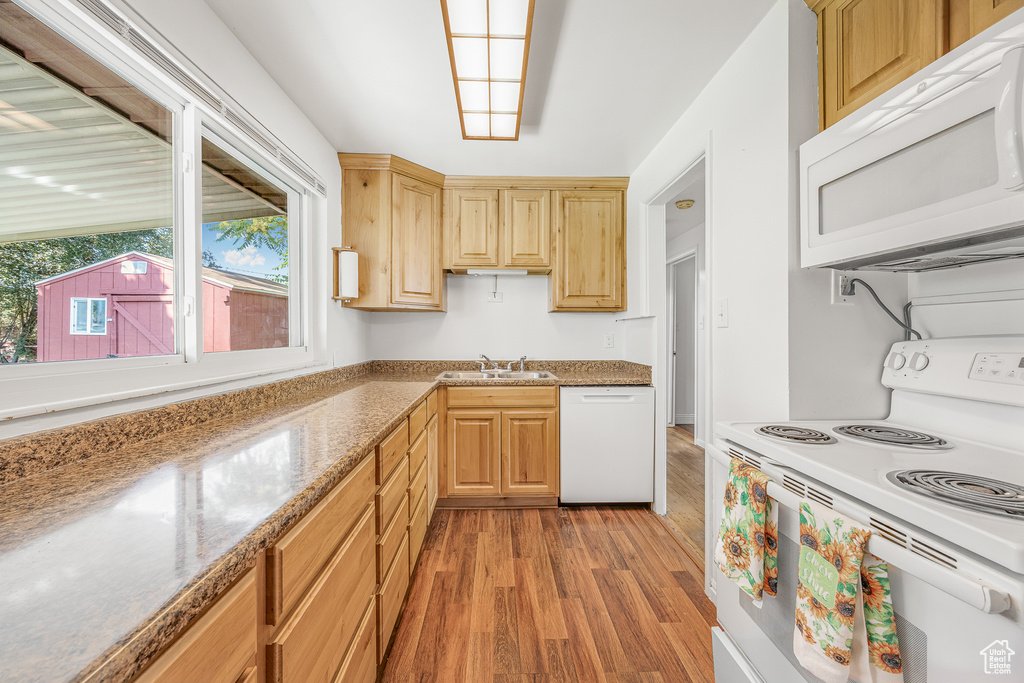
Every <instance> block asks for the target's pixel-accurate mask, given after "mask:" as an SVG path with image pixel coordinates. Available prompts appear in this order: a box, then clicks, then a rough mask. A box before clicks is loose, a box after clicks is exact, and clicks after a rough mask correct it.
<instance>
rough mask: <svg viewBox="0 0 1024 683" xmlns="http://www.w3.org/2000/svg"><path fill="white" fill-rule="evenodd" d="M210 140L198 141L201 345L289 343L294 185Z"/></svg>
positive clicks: (234, 347) (209, 348) (229, 347)
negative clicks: (200, 171)
mask: <svg viewBox="0 0 1024 683" xmlns="http://www.w3.org/2000/svg"><path fill="white" fill-rule="evenodd" d="M208 135H211V136H212V133H210V134H208ZM218 142H220V143H221V144H217V143H215V142H214V141H213V140H212V139H210V138H209V137H204V138H203V143H202V151H203V178H202V181H203V224H202V231H203V234H202V243H203V269H202V280H203V350H204V352H206V353H211V352H219V351H244V350H250V349H267V348H278V347H284V346H290V345H292V344H291V337H292V335H291V334H290V332H291V325H290V309H291V306H290V303H291V297H290V290H291V278H290V273H291V263H292V261H291V254H292V252H293V250H292V242H293V241H294V239H295V237H294V232H295V231H294V230H293V229H292V225H291V221H290V220H289V206H290V199H294V198H295V192H294V191H291V192H290V191H289V190H288V189H287V186H286V185H285V184H284V183H283V181H281V180H280V179H279V178H275V177H273V175H272V174H271V173H269V172H268V171H265V170H257V168H256V165H255V164H253V163H252V162H251V161H249V160H246V159H245V158H244V157H243V155H242V154H241V152H240V151H228V147H230V145H228V144H227V143H226V142H225V141H223V140H218ZM296 203H298V202H296Z"/></svg>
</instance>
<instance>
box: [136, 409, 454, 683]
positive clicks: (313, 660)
mask: <svg viewBox="0 0 1024 683" xmlns="http://www.w3.org/2000/svg"><path fill="white" fill-rule="evenodd" d="M437 425H438V418H437V392H434V393H432V394H431V395H430V396H429V397H428V398H427V399H425V400H424V401H422V402H421V403H420V404H419V405H418V406H416V407H415V409H414V410H413V412H412V414H411V416H410V417H409V418H408V419H406V420H402V422H401V423H400V424H399V425H398V426H397V427H396V428H395V429H393V430H392V432H391V433H390V434H389V435H388V436H387V437H385V438H384V439H383V440H382V441H381V443H380V444H379V445H378V446H377V448H376V452H375V453H374V455H373V456H372V457H368V458H366V459H365V460H364V461H363V462H362V463H360V464H359V465H357V466H356V468H355V470H353V471H352V472H351V473H350V474H349V475H348V476H347V477H345V479H344V480H343V481H342V482H341V483H339V484H338V485H337V486H336V487H335V488H334V489H333V490H332V491H331V492H329V493H328V494H327V495H326V496H325V497H324V498H323V500H321V501H320V502H319V503H318V504H317V505H316V506H315V507H314V508H313V509H312V510H310V511H309V512H308V513H306V514H305V515H304V516H303V517H302V519H300V520H299V521H298V523H296V524H295V525H294V526H293V527H292V528H291V529H290V530H289V531H288V532H287V533H286V534H285V535H284V536H283V537H282V538H281V539H280V540H279V541H278V542H277V543H275V544H274V546H273V547H271V548H269V549H268V550H267V551H266V553H265V554H264V555H263V556H262V557H261V558H260V560H259V561H257V563H256V566H255V567H254V568H252V569H250V570H249V571H248V572H247V573H245V574H244V575H243V576H242V578H240V579H239V580H238V581H236V582H235V584H234V586H233V587H231V588H230V589H229V590H228V591H227V592H225V593H224V595H222V596H221V597H220V598H219V599H218V600H217V601H216V602H215V603H214V604H213V606H212V607H211V608H210V609H209V610H207V612H206V613H205V614H204V615H203V616H202V617H200V618H199V619H198V620H197V621H196V622H195V623H194V624H192V625H191V626H190V627H189V628H188V629H187V630H186V631H185V633H184V634H182V636H181V637H179V638H178V640H177V641H176V642H174V643H173V644H172V645H171V646H170V647H169V648H168V649H167V650H166V651H165V652H164V653H163V654H161V655H160V656H159V657H158V658H157V659H156V660H154V662H153V663H152V664H151V665H150V666H149V667H148V668H147V669H145V670H144V671H143V672H142V673H141V674H140V675H139V676H138V677H137V679H136V680H137V681H141V682H144V683H195V682H197V681H203V682H204V683H258V682H260V681H266V682H267V683H310V682H311V681H317V682H322V683H371V682H372V681H374V680H376V679H377V674H378V671H379V668H380V665H381V663H382V662H383V660H384V657H385V655H386V654H387V648H388V645H389V644H390V642H391V637H392V634H393V633H394V630H395V626H396V625H397V623H398V620H399V618H400V617H401V613H402V608H403V605H404V604H405V599H406V594H407V593H408V590H409V585H410V583H411V577H412V575H413V571H414V570H415V567H416V561H417V559H418V558H419V554H420V550H421V549H422V547H423V542H424V539H425V538H426V531H427V527H428V526H429V524H430V517H431V515H430V511H431V509H430V507H429V495H428V488H429V486H430V484H429V482H430V474H429V471H430V469H431V463H433V469H435V470H436V465H437V450H438V427H437ZM436 482H437V479H436V475H435V476H434V487H435V496H436Z"/></svg>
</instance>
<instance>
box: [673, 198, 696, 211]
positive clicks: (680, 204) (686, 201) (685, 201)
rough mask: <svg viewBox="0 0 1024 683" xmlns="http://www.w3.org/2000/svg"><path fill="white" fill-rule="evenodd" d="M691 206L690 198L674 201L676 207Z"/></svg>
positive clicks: (684, 207) (687, 207) (686, 207)
mask: <svg viewBox="0 0 1024 683" xmlns="http://www.w3.org/2000/svg"><path fill="white" fill-rule="evenodd" d="M691 207H693V200H692V199H680V200H679V201H678V202H676V208H677V209H689V208H691Z"/></svg>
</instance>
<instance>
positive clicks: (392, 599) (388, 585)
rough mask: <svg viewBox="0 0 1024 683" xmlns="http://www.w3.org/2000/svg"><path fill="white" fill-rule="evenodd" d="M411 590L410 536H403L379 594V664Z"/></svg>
mask: <svg viewBox="0 0 1024 683" xmlns="http://www.w3.org/2000/svg"><path fill="white" fill-rule="evenodd" d="M408 588H409V536H408V534H406V535H404V536H402V545H401V547H399V549H398V555H397V556H396V557H395V563H394V564H392V565H391V571H390V572H388V575H387V577H386V578H385V579H384V582H383V583H382V584H381V587H380V592H379V593H378V594H377V662H378V663H380V662H381V661H383V659H384V653H385V651H386V650H387V647H388V643H389V642H390V641H391V632H392V631H394V630H395V623H396V622H397V621H398V611H399V610H400V609H401V607H402V601H403V600H404V599H405V591H406V590H407V589H408Z"/></svg>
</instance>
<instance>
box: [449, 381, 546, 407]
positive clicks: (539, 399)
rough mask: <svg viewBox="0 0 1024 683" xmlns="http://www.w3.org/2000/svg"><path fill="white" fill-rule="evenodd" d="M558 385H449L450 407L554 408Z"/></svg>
mask: <svg viewBox="0 0 1024 683" xmlns="http://www.w3.org/2000/svg"><path fill="white" fill-rule="evenodd" d="M556 405H558V387H554V386H544V387H448V407H449V408H493V407H510V408H554V407H555V406H556Z"/></svg>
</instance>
